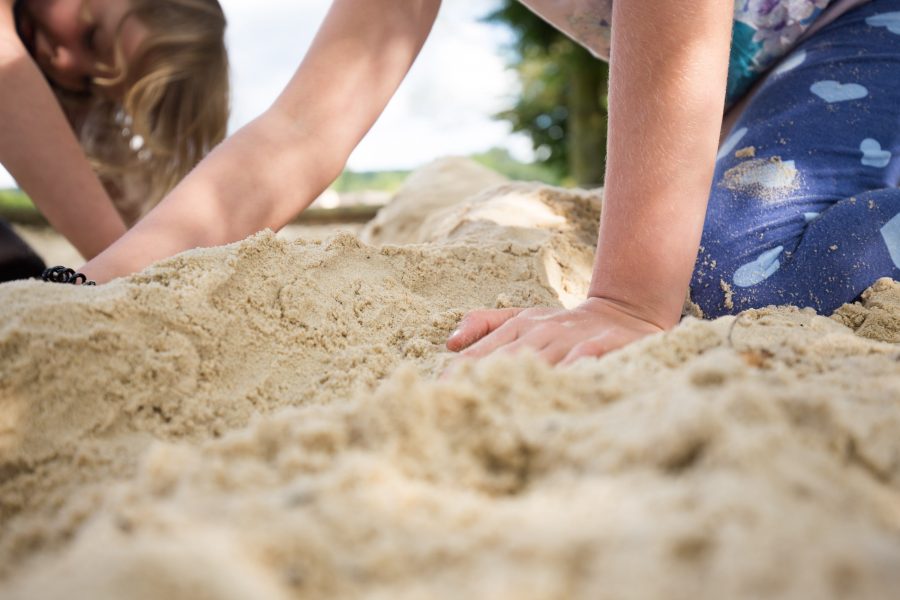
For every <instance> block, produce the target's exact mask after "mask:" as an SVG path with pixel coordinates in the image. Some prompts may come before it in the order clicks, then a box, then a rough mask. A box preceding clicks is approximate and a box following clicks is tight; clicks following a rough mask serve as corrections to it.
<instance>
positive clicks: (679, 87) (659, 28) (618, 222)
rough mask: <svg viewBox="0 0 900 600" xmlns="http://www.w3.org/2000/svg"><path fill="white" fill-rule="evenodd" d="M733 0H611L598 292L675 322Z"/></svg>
mask: <svg viewBox="0 0 900 600" xmlns="http://www.w3.org/2000/svg"><path fill="white" fill-rule="evenodd" d="M731 10H732V8H731V4H730V3H728V2H721V1H719V0H701V1H697V2H691V3H684V2H665V3H659V2H654V1H653V0H631V1H630V2H618V3H616V4H615V5H614V11H615V12H614V16H613V23H614V26H613V40H612V42H613V45H612V60H611V62H610V98H609V101H610V127H609V149H608V158H607V161H608V162H607V178H606V189H605V202H604V209H603V216H602V218H601V226H600V238H599V243H598V248H597V260H596V263H595V271H594V279H593V282H592V284H591V290H590V293H591V295H592V296H596V297H602V298H606V299H610V300H613V301H615V302H617V303H619V304H620V305H622V306H623V307H625V308H626V309H627V310H629V311H632V312H634V313H635V314H637V315H638V316H640V317H642V318H644V319H646V320H649V321H650V322H654V323H656V324H658V325H660V326H662V327H669V326H671V325H673V324H674V323H676V322H677V320H678V318H679V315H680V310H681V306H682V304H683V300H684V297H685V294H686V292H687V287H688V284H689V281H690V276H691V272H692V269H693V266H694V261H695V260H696V254H697V249H698V246H699V242H700V234H701V232H702V228H703V221H704V215H705V211H706V202H707V198H708V196H709V190H710V185H711V181H712V173H713V167H714V162H715V155H716V148H717V143H718V134H719V128H720V126H721V121H722V110H723V106H724V97H725V80H726V75H727V68H728V62H727V61H728V47H729V43H730V33H731V27H730V24H731Z"/></svg>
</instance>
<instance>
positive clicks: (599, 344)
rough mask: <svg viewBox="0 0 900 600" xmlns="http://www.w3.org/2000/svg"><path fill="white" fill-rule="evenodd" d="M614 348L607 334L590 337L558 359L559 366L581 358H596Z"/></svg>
mask: <svg viewBox="0 0 900 600" xmlns="http://www.w3.org/2000/svg"><path fill="white" fill-rule="evenodd" d="M612 350H615V347H614V346H613V345H611V344H610V343H609V339H608V337H607V336H605V335H604V336H600V337H596V338H592V339H590V340H587V341H585V342H581V343H580V344H578V345H577V346H575V347H574V348H572V349H571V350H570V351H569V352H568V353H567V354H565V356H564V357H563V359H562V361H560V363H559V364H560V365H561V366H565V365H571V364H572V363H574V362H576V361H578V360H581V359H582V358H590V357H593V358H598V357H600V356H603V355H604V354H606V353H607V352H611V351H612Z"/></svg>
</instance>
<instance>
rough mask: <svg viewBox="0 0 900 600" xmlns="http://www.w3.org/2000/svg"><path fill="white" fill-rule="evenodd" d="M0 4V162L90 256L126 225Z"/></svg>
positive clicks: (7, 6) (6, 6) (8, 10)
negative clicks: (0, 91)
mask: <svg viewBox="0 0 900 600" xmlns="http://www.w3.org/2000/svg"><path fill="white" fill-rule="evenodd" d="M12 5H13V2H12V1H11V0H0V90H3V92H2V93H0V123H2V124H3V126H2V127H0V163H2V164H3V166H4V167H6V168H7V169H8V170H9V172H10V173H12V175H13V177H15V178H16V181H18V183H19V185H21V186H22V188H23V189H24V190H25V191H26V192H27V193H28V195H29V196H30V197H31V199H32V200H33V201H34V203H35V204H36V205H37V206H38V208H39V209H40V210H41V212H42V213H43V214H44V216H46V217H47V220H48V221H50V224H51V225H53V227H54V228H55V229H56V230H57V231H59V232H60V233H62V234H63V235H64V236H66V238H68V239H69V241H70V242H72V244H73V245H74V246H75V247H76V248H77V249H78V251H79V252H81V254H82V255H83V256H86V257H88V258H92V257H94V256H96V255H97V254H99V253H100V252H101V251H102V250H103V249H104V248H106V247H107V246H109V245H110V244H112V243H113V242H114V241H115V240H116V239H118V238H119V237H120V236H121V235H122V234H123V233H125V224H124V223H123V222H122V218H121V217H120V216H119V214H118V213H117V212H116V209H115V207H114V206H113V204H112V201H111V200H110V199H109V196H108V195H107V193H106V191H105V190H104V189H103V186H102V185H101V184H100V180H99V179H97V176H96V175H95V174H94V172H93V170H92V169H91V166H90V164H89V163H88V160H87V158H86V157H85V155H84V151H83V150H82V149H81V146H80V145H79V144H78V141H77V140H76V139H75V135H74V134H73V133H72V128H71V127H69V124H68V123H67V122H66V118H65V116H64V115H63V112H62V109H61V108H60V106H59V103H58V102H57V101H56V98H55V97H54V95H53V92H52V91H51V90H50V87H49V85H48V84H47V82H46V80H45V79H44V77H43V75H42V74H41V72H40V70H39V69H38V67H37V65H36V64H35V63H34V61H33V60H32V59H31V57H30V56H29V55H28V51H27V50H26V49H25V46H24V45H23V44H22V42H21V41H20V40H19V36H18V35H17V34H16V28H15V23H14V21H13V13H12Z"/></svg>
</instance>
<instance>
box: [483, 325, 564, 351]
mask: <svg viewBox="0 0 900 600" xmlns="http://www.w3.org/2000/svg"><path fill="white" fill-rule="evenodd" d="M551 343H553V338H552V337H550V336H548V335H546V333H545V332H543V331H541V330H539V329H538V330H536V329H532V330H531V331H528V332H527V333H524V334H523V333H522V332H521V331H520V332H519V337H518V338H516V340H515V341H513V342H510V343H508V344H506V345H504V346H502V347H499V348H497V350H496V352H497V353H498V354H500V353H502V354H518V353H520V352H524V351H527V350H530V351H531V352H532V353H534V354H538V353H540V352H541V351H542V350H543V349H544V348H546V347H547V346H549V345H550V344H551Z"/></svg>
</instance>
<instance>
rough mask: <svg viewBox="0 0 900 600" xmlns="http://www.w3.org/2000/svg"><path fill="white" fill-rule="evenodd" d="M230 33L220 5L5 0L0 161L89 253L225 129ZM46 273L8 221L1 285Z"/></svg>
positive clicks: (2, 236) (0, 238) (172, 0)
mask: <svg viewBox="0 0 900 600" xmlns="http://www.w3.org/2000/svg"><path fill="white" fill-rule="evenodd" d="M224 32H225V16H224V14H223V13H222V9H221V7H220V6H219V4H218V2H217V0H17V1H13V0H0V89H2V90H3V94H2V95H0V123H2V127H0V163H2V164H3V165H4V166H5V167H6V168H7V169H8V170H9V171H10V172H11V173H12V175H13V176H14V177H15V178H16V180H17V181H18V182H19V184H20V185H21V186H22V188H23V189H24V190H25V191H26V192H27V193H28V195H29V196H30V197H31V199H32V200H33V201H34V202H35V204H37V206H38V207H39V208H40V210H41V212H42V213H43V214H44V215H45V216H46V217H47V219H48V220H49V221H50V223H51V224H52V225H53V226H54V227H55V228H56V230H57V231H59V232H60V233H62V234H63V235H65V236H66V237H67V238H68V239H69V241H71V242H72V244H73V245H74V246H75V247H76V248H77V249H78V250H79V251H80V252H81V254H82V255H84V256H86V257H88V258H93V257H94V256H96V255H97V254H99V253H100V252H101V251H102V250H104V249H105V248H107V247H108V246H109V245H110V244H112V243H113V242H114V241H115V240H116V239H118V238H119V237H121V236H122V234H124V233H125V230H126V227H127V226H128V225H130V224H133V223H134V222H135V221H136V220H137V219H138V218H139V217H140V216H141V214H142V213H143V212H145V211H146V210H147V209H148V208H150V207H151V206H152V205H153V204H154V203H155V202H156V201H158V200H159V199H161V198H162V197H163V196H164V195H165V194H166V193H167V192H168V191H169V190H170V189H172V187H174V185H175V184H176V183H177V182H178V181H179V180H180V179H181V178H183V177H184V175H185V174H187V172H188V171H190V169H192V168H193V167H194V165H195V164H196V163H197V162H199V161H200V159H201V158H202V157H203V156H204V155H205V154H206V153H207V152H208V151H209V150H210V149H211V148H212V147H213V146H214V145H215V144H217V143H218V142H219V141H221V140H222V138H223V137H224V135H225V130H226V123H227V120H228V94H229V91H228V60H227V56H226V52H225V44H224ZM126 115H127V117H126ZM126 129H127V131H128V132H129V133H128V134H127V135H123V133H122V132H123V130H126ZM42 268H43V265H42V263H41V261H40V259H38V258H37V257H36V255H34V253H33V252H31V251H30V250H29V249H28V248H27V246H25V245H24V242H22V241H21V240H19V239H18V238H17V237H16V236H15V234H14V233H13V232H12V230H11V229H10V228H9V226H8V225H6V224H5V223H3V222H0V281H4V280H7V279H14V278H18V277H29V276H35V275H40V273H41V270H42Z"/></svg>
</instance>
